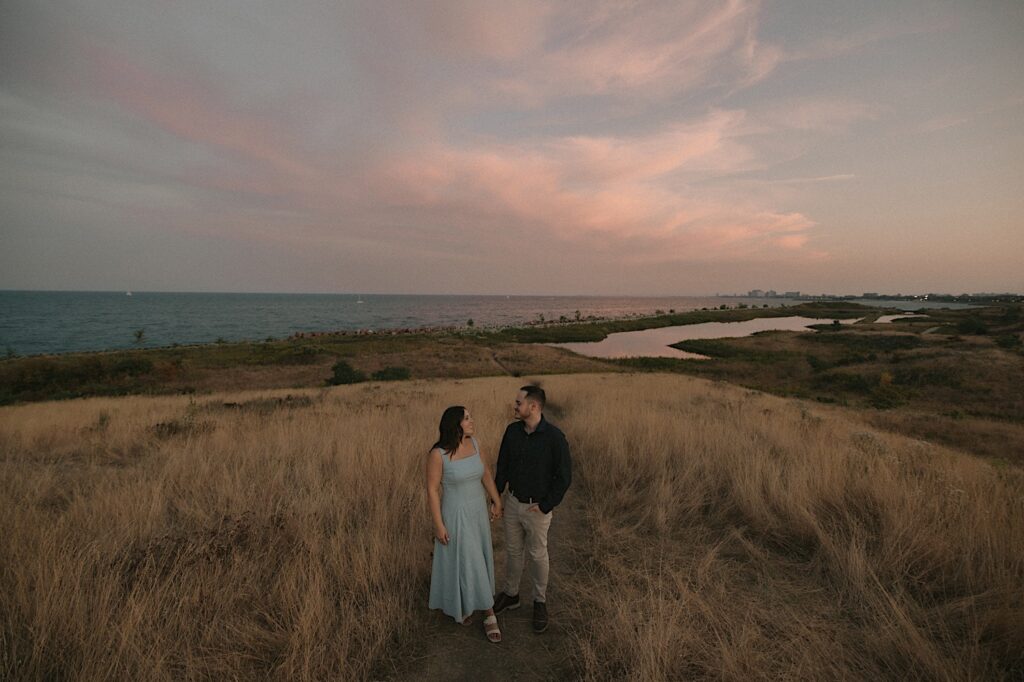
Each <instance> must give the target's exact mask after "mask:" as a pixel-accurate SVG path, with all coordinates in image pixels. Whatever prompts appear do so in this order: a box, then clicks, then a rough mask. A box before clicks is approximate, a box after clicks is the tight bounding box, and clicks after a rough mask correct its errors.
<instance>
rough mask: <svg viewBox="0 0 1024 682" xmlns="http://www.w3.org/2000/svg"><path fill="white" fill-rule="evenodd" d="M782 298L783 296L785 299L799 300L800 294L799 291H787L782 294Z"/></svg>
mask: <svg viewBox="0 0 1024 682" xmlns="http://www.w3.org/2000/svg"><path fill="white" fill-rule="evenodd" d="M783 296H785V297H786V298H800V292H799V291H787V292H786V293H784V294H783Z"/></svg>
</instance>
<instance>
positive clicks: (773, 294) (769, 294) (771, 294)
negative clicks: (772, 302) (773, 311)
mask: <svg viewBox="0 0 1024 682" xmlns="http://www.w3.org/2000/svg"><path fill="white" fill-rule="evenodd" d="M764 295H765V296H767V297H768V298H775V297H776V296H778V295H779V292H777V291H775V289H769V290H768V291H766V292H764Z"/></svg>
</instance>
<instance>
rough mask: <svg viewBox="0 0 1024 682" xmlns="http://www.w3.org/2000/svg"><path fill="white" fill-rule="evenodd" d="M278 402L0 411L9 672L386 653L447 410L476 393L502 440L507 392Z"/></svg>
mask: <svg viewBox="0 0 1024 682" xmlns="http://www.w3.org/2000/svg"><path fill="white" fill-rule="evenodd" d="M481 388H484V390H485V393H486V402H487V403H493V405H494V409H492V410H491V411H490V415H489V416H488V410H487V409H486V407H485V406H484V405H483V403H484V402H485V400H484V399H483V398H481V397H480V395H481V394H480V391H481ZM274 395H275V394H270V395H269V397H268V395H267V394H260V395H251V394H239V395H224V396H221V397H219V398H218V399H215V400H209V399H208V400H207V401H206V402H200V403H190V402H189V401H188V400H187V399H182V398H122V399H91V400H87V401H73V402H64V403H49V404H38V405H30V406H24V407H16V408H5V409H4V410H2V411H0V459H2V461H0V678H4V679H14V678H18V679H23V678H24V679H147V680H160V679H168V680H169V679H182V678H215V679H240V678H264V677H273V678H278V679H289V680H291V679H307V680H309V679H327V678H330V679H358V678H365V677H367V676H370V675H371V673H373V671H374V669H375V666H376V667H377V669H381V670H386V669H387V668H386V666H387V665H389V664H390V663H393V661H392V659H393V650H394V647H395V643H396V642H400V641H401V639H402V636H403V635H404V634H406V633H407V632H408V630H409V628H410V625H411V624H412V623H413V618H414V615H415V614H416V613H418V612H420V610H421V609H425V599H426V591H427V583H426V580H427V576H428V574H429V566H430V550H431V542H430V537H431V534H430V527H429V524H428V520H427V515H426V511H425V509H426V508H425V503H424V502H423V496H422V487H423V484H422V479H423V474H422V472H423V469H422V467H423V456H424V454H425V453H426V451H427V449H428V448H429V446H430V444H431V443H432V441H433V438H434V437H435V435H436V428H437V425H436V422H437V419H438V418H439V416H440V413H441V410H442V409H443V408H444V407H445V406H446V405H447V404H448V402H451V401H454V400H455V399H456V396H457V397H458V398H459V399H460V400H461V401H463V402H477V403H480V404H481V408H480V410H478V411H477V412H478V414H477V422H478V423H480V424H481V425H486V426H487V428H486V432H487V433H490V434H492V437H495V438H496V437H498V436H500V433H501V431H500V427H501V424H502V420H503V415H499V413H498V411H499V410H501V411H502V412H504V411H505V410H502V408H503V407H504V405H503V402H504V401H501V402H499V401H497V400H495V399H494V395H493V392H492V390H491V389H490V388H486V387H477V388H475V389H474V390H471V391H468V392H466V391H462V390H461V387H458V386H456V385H453V384H447V385H439V386H435V387H431V388H430V389H417V388H415V385H413V386H409V387H406V388H404V389H403V391H402V392H401V394H400V395H396V394H394V393H392V392H390V391H385V390H382V389H381V388H380V387H379V386H375V385H369V386H363V387H345V388H340V389H332V390H330V391H323V392H307V393H305V394H303V396H304V397H305V398H306V399H298V398H296V399H293V400H289V401H280V402H275V401H274V400H273V399H272V398H273V396H274ZM276 395H278V396H279V395H280V392H278V393H277V394H276ZM225 403H229V406H228V407H225ZM491 451H492V452H493V447H492V449H491ZM389 662H390V663H389ZM374 674H376V673H374Z"/></svg>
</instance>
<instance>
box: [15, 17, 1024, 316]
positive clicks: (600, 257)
mask: <svg viewBox="0 0 1024 682" xmlns="http://www.w3.org/2000/svg"><path fill="white" fill-rule="evenodd" d="M1021 35H1024V3H1020V2H1014V1H1012V0H1003V1H988V0H985V1H979V2H970V3H963V2H959V3H958V2H941V1H939V2H924V1H919V0H912V1H909V2H903V3H871V4H870V5H869V4H865V3H842V2H820V3H797V2H789V1H778V2H772V1H765V2H757V1H753V0H730V1H727V2H721V3H715V4H709V3H698V2H650V3H631V4H628V5H623V4H621V3H611V2H607V3H606V2H595V3H569V2H565V3H559V2H530V1H523V2H516V3H502V2H490V1H487V0H478V1H469V0H466V1H460V2H441V3H430V4H427V3H406V4H402V3H395V4H391V3H316V2H297V3H289V4H287V5H281V4H279V3H270V2H244V3H243V2H240V1H239V0H228V1H226V2H222V3H217V4H216V5H215V6H210V5H208V4H206V3H196V2H190V1H185V2H176V3H165V2H157V1H155V0H133V1H132V2H127V1H126V0H107V1H97V2H91V3H87V4H83V3H70V2H52V3H39V2H27V1H24V0H14V1H13V2H7V3H4V4H3V5H2V6H0V139H2V142H0V216H2V217H0V289H43V290H108V291H120V290H133V291H197V292H214V291H223V292H282V293H289V292H294V293H299V292H309V293H330V292H339V293H340V292H362V293H401V294H415V293H431V294H495V295H505V294H521V295H530V294H539V295H612V296H614V295H632V296H665V295H669V296H671V295H681V296H702V295H713V294H714V293H718V292H749V291H751V290H754V289H757V288H759V287H767V286H771V287H775V288H776V289H775V290H776V291H781V292H784V291H790V292H793V291H798V290H799V291H802V292H835V293H836V294H837V295H849V293H847V292H857V293H863V292H875V291H877V292H901V293H904V294H907V295H913V294H918V295H921V294H926V293H937V292H949V293H950V294H952V295H956V294H959V293H970V292H994V293H1002V292H1007V293H1014V292H1024V268H1022V267H1021V265H1020V264H1021V263H1022V262H1024V220H1022V219H1024V192H1022V191H1021V186H1022V180H1024V75H1022V72H1021V70H1020V68H1019V64H1021V63H1024V40H1021V39H1020V36H1021Z"/></svg>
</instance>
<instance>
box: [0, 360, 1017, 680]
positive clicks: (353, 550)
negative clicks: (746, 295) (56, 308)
mask: <svg viewBox="0 0 1024 682" xmlns="http://www.w3.org/2000/svg"><path fill="white" fill-rule="evenodd" d="M521 383H523V380H521V379H515V378H509V377H505V378H490V379H473V380H465V381H435V382H419V381H417V382H404V383H397V384H386V385H380V384H366V385H358V386H347V387H337V388H332V389H320V390H305V391H295V390H293V391H290V392H288V393H289V394H290V395H291V396H292V398H291V399H290V400H284V399H283V396H285V395H286V392H285V391H264V392H260V393H255V392H249V393H238V394H223V395H218V396H205V397H203V398H197V399H196V400H195V401H191V400H190V399H189V398H187V397H161V398H140V397H131V398H118V399H90V400H83V401H71V402H64V403H41V404H34V405H26V406H20V407H8V408H3V409H0V677H3V678H17V679H41V678H53V679H64V678H72V679H109V678H121V679H153V680H159V679H181V678H189V679H191V678H204V679H209V678H218V679H221V678H223V679H239V678H253V677H258V678H266V677H271V678H276V679H358V678H366V677H370V676H374V675H382V674H387V671H389V670H393V669H394V666H395V665H401V662H402V656H403V653H404V652H405V651H407V646H409V645H410V641H409V640H410V634H411V631H412V628H413V626H414V624H415V623H416V619H417V618H418V617H419V616H418V614H421V613H422V612H423V610H425V609H426V591H427V579H428V574H429V558H430V549H431V542H430V527H429V522H428V516H427V513H426V507H425V502H424V496H423V494H422V487H423V486H422V464H423V459H422V455H423V453H424V452H425V450H426V448H427V447H428V446H429V445H430V444H431V442H432V440H433V436H434V435H435V429H436V422H437V419H438V418H439V416H440V413H441V411H442V410H443V408H444V407H446V406H447V405H449V404H453V403H461V404H465V405H467V406H468V407H470V409H471V410H472V411H473V413H474V416H475V418H476V422H477V428H478V431H479V433H480V435H481V440H482V445H483V447H484V451H485V452H487V453H490V454H491V455H492V456H493V454H494V453H495V452H496V450H497V444H498V439H499V438H500V435H501V433H502V430H503V428H504V425H505V423H506V421H507V418H508V413H509V407H508V403H509V401H510V399H511V397H512V396H513V395H514V393H515V390H516V389H517V388H518V386H519V385H520V384H521ZM544 385H545V387H546V388H547V389H548V390H549V392H550V394H551V396H552V399H553V403H554V404H553V406H552V407H553V409H552V410H551V412H552V419H553V420H554V421H556V422H557V423H559V424H560V425H561V426H562V427H563V428H564V430H565V431H566V432H567V434H568V435H569V437H570V441H571V443H572V445H573V448H574V455H575V462H576V465H577V480H576V482H575V484H574V488H573V489H572V491H571V492H570V495H574V496H577V503H578V504H579V506H580V507H581V508H582V509H583V515H584V516H585V519H586V522H585V523H583V524H581V527H580V528H578V529H576V532H575V533H574V536H575V537H576V538H578V540H577V541H576V542H575V543H574V544H573V548H572V549H573V551H574V553H573V556H574V560H573V565H574V570H572V571H564V572H563V574H562V575H558V576H555V578H554V579H555V580H556V581H559V582H558V589H557V592H556V593H557V594H558V595H560V598H562V599H565V600H571V604H572V606H573V607H574V610H575V611H576V617H575V618H574V619H573V620H574V621H575V622H576V623H577V627H576V630H575V639H574V640H572V641H573V642H574V646H573V649H572V650H571V651H567V652H566V656H571V657H572V658H573V660H574V661H575V662H576V667H577V670H578V672H579V674H580V676H581V677H588V678H594V679H603V678H612V677H615V678H621V677H628V678H633V679H658V678H665V677H669V678H680V677H682V678H689V677H694V678H702V677H703V678H719V679H723V678H724V679H739V678H747V677H753V678H761V679H777V678H798V679H835V678H845V679H879V678H889V679H905V678H921V679H982V678H996V679H998V678H1000V677H1005V678H1011V677H1013V676H1020V675H1022V674H1024V659H1022V655H1021V652H1022V651H1024V636H1022V634H1021V633H1024V596H1022V587H1021V585H1022V584H1024V559H1022V553H1021V552H1020V548H1021V547H1024V481H1022V475H1021V471H1020V470H1018V469H1015V468H1002V469H996V468H993V467H992V466H991V465H989V464H987V463H985V462H982V461H979V460H976V459H973V458H968V457H962V456H958V455H956V454H953V453H949V452H946V451H943V450H942V449H940V448H937V447H933V446H929V445H926V444H923V443H919V442H914V441H909V440H906V439H902V438H899V437H896V436H887V435H882V434H879V433H876V432H873V431H869V430H867V429H866V428H865V427H863V426H860V425H857V424H855V423H854V422H852V421H847V420H846V419H845V418H844V417H843V416H842V415H841V414H840V413H839V412H837V411H834V410H832V411H829V412H827V413H825V412H818V411H816V410H815V409H814V408H806V407H804V406H803V405H802V404H801V403H798V402H794V401H785V400H782V399H778V398H772V397H770V396H764V395H762V394H757V393H753V392H749V391H745V390H743V389H738V388H735V387H731V386H727V385H722V384H711V383H708V382H704V381H700V380H695V379H691V378H687V377H682V376H664V375H651V374H644V375H614V376H613V375H604V376H592V375H577V376H557V377H546V378H545V379H544ZM226 403H228V404H230V405H227V406H226V405H225V404H226ZM555 522H556V523H557V522H558V521H557V519H556V521H555ZM558 549H559V548H553V550H554V551H558ZM563 551H568V550H567V549H563ZM566 606H568V604H567V603H563V604H562V605H561V609H560V610H561V611H562V612H563V613H565V612H566ZM567 616H568V614H567Z"/></svg>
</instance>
